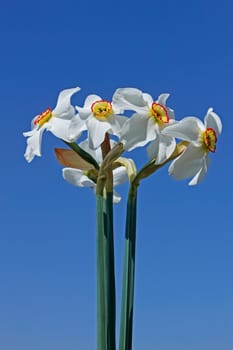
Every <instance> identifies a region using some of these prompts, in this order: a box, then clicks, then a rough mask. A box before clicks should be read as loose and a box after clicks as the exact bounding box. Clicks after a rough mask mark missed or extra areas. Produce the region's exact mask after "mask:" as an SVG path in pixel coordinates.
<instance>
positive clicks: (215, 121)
mask: <svg viewBox="0 0 233 350" xmlns="http://www.w3.org/2000/svg"><path fill="white" fill-rule="evenodd" d="M205 125H206V127H207V128H212V129H214V131H215V132H216V135H217V137H218V136H219V135H220V134H221V132H222V122H221V119H220V118H219V116H218V115H217V114H216V113H215V112H214V111H213V108H209V109H208V111H207V114H206V116H205Z"/></svg>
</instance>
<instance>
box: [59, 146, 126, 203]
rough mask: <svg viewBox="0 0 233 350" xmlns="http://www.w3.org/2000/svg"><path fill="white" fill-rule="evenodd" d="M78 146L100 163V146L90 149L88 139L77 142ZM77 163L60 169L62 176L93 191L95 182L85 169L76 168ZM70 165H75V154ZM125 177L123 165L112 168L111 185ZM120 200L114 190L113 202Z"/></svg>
mask: <svg viewBox="0 0 233 350" xmlns="http://www.w3.org/2000/svg"><path fill="white" fill-rule="evenodd" d="M113 144H114V143H111V145H113ZM79 146H80V147H81V148H82V149H83V150H85V151H86V152H88V153H89V154H90V155H91V156H92V157H93V158H94V159H95V160H96V161H97V163H99V164H101V162H102V160H103V158H102V152H101V148H100V147H99V148H98V149H96V150H92V149H90V148H89V146H88V140H85V141H83V142H81V143H80V144H79ZM128 161H129V162H130V161H131V160H130V159H129V160H128ZM79 164H80V163H79V160H78V162H77V168H74V167H71V168H70V167H69V168H64V169H63V170H62V174H63V178H64V179H65V180H66V181H67V182H69V183H70V184H72V185H74V186H78V187H89V188H93V190H94V191H95V189H96V183H95V182H94V181H93V180H91V179H90V178H89V177H88V176H87V172H86V171H84V170H82V169H78V167H79ZM72 165H73V166H75V155H74V158H73V160H72ZM130 165H131V163H130ZM127 179H128V174H127V171H126V167H125V166H120V167H118V168H116V169H114V170H113V186H114V187H115V186H118V185H121V184H122V183H124V182H125V181H127ZM120 200H121V196H120V195H119V194H118V193H116V192H115V191H114V192H113V202H114V203H118V202H119V201H120Z"/></svg>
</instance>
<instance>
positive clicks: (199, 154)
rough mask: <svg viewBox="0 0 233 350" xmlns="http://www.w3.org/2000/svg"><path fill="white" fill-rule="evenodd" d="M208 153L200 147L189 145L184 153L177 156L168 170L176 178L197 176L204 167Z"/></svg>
mask: <svg viewBox="0 0 233 350" xmlns="http://www.w3.org/2000/svg"><path fill="white" fill-rule="evenodd" d="M205 157H206V153H205V152H204V151H203V150H202V148H200V147H195V146H193V145H189V146H188V147H187V149H186V150H185V152H184V153H182V154H181V155H180V156H179V157H178V158H176V159H175V160H174V161H173V162H172V163H171V165H170V167H169V169H168V171H169V174H170V175H172V176H173V177H174V178H175V179H177V180H180V179H186V178H188V177H193V176H195V175H196V174H197V173H198V172H199V171H200V170H201V169H202V167H203V164H204V162H205Z"/></svg>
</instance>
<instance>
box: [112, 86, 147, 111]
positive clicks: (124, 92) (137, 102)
mask: <svg viewBox="0 0 233 350" xmlns="http://www.w3.org/2000/svg"><path fill="white" fill-rule="evenodd" d="M112 101H113V103H114V104H116V105H117V106H119V107H120V108H121V109H123V110H132V111H136V112H138V111H140V112H141V111H145V112H146V111H147V109H148V105H147V102H146V101H145V100H144V98H143V93H142V91H141V90H138V89H135V88H120V89H117V90H116V91H115V93H114V95H113V98H112Z"/></svg>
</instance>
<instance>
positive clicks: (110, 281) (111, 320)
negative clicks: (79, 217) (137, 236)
mask: <svg viewBox="0 0 233 350" xmlns="http://www.w3.org/2000/svg"><path fill="white" fill-rule="evenodd" d="M104 203H105V208H104V225H105V235H106V239H107V246H106V280H107V286H106V293H107V300H106V302H107V307H106V308H107V349H108V350H115V349H116V335H115V330H116V291H115V289H116V287H115V267H114V265H115V262H114V236H113V193H112V192H107V194H106V199H105V201H104Z"/></svg>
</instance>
